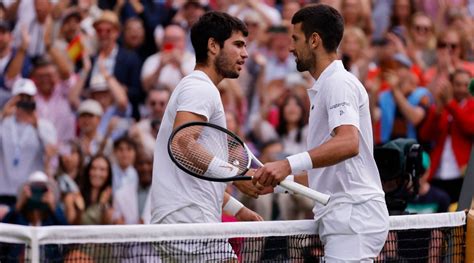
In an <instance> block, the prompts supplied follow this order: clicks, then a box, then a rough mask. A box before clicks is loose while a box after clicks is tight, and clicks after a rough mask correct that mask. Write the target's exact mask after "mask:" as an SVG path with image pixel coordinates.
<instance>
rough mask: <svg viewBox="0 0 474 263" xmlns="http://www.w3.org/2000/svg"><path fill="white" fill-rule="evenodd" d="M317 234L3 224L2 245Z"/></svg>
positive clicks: (398, 219)
mask: <svg viewBox="0 0 474 263" xmlns="http://www.w3.org/2000/svg"><path fill="white" fill-rule="evenodd" d="M465 224H466V214H465V212H463V211H460V212H455V213H441V214H436V215H403V216H391V217H390V230H401V229H422V228H439V227H456V226H462V225H465ZM297 234H316V229H315V221H314V220H295V221H269V222H234V223H222V224H169V225H121V226H113V225H110V226H103V225H96V226H45V227H29V226H18V225H10V224H0V242H8V243H20V244H24V243H31V242H32V241H33V242H35V241H37V245H44V244H72V243H110V242H114V243H120V242H152V241H165V240H187V239H202V238H233V237H261V236H287V235H297ZM31 245H32V246H35V244H31Z"/></svg>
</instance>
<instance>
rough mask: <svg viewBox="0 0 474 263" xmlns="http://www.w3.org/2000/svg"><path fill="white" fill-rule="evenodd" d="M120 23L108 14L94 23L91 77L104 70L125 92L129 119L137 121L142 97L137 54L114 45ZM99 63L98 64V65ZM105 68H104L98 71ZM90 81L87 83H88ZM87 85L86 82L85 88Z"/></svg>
mask: <svg viewBox="0 0 474 263" xmlns="http://www.w3.org/2000/svg"><path fill="white" fill-rule="evenodd" d="M120 27H121V26H120V22H119V20H118V18H117V16H116V15H115V13H113V12H112V11H104V12H103V13H102V15H101V16H100V17H99V18H98V19H97V20H96V21H95V22H94V28H95V30H96V32H97V37H98V51H97V53H96V54H95V56H94V57H93V61H92V70H91V74H90V75H91V76H92V77H94V76H96V75H97V74H103V71H104V70H105V71H106V72H107V75H104V77H105V76H110V78H112V79H114V80H113V81H116V82H118V83H120V84H121V85H122V86H123V87H124V88H125V90H126V91H127V96H128V99H129V101H130V103H131V104H132V107H133V113H132V114H133V117H134V118H136V119H138V118H139V112H138V104H139V103H140V100H141V98H142V94H143V92H142V90H141V85H140V68H141V64H140V59H139V58H138V55H137V54H135V53H133V52H130V51H128V50H126V49H124V48H122V47H120V46H118V44H117V39H118V37H119V35H120ZM101 61H102V62H101ZM102 65H103V67H105V69H101V68H102ZM89 81H90V80H89ZM86 86H90V84H89V83H88V85H86Z"/></svg>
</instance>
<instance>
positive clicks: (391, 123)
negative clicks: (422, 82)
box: [377, 53, 431, 144]
mask: <svg viewBox="0 0 474 263" xmlns="http://www.w3.org/2000/svg"><path fill="white" fill-rule="evenodd" d="M394 60H395V61H396V63H397V65H396V70H395V71H394V72H392V73H387V74H388V75H387V79H388V81H389V84H390V86H391V87H392V88H391V90H388V91H384V92H382V93H381V94H380V96H379V100H378V106H379V110H380V138H378V139H377V143H382V144H384V143H386V142H388V141H390V140H394V139H397V138H413V139H417V138H418V135H417V134H418V129H419V127H420V124H421V123H422V122H423V120H424V119H425V117H426V113H427V111H428V108H429V107H430V105H431V94H430V93H429V91H428V90H427V89H426V88H423V87H417V84H416V83H417V81H416V77H415V76H414V75H413V74H412V73H411V71H410V68H411V66H412V63H411V61H410V60H409V59H408V57H406V56H405V55H403V54H400V53H399V54H396V55H395V56H394ZM377 115H378V114H377ZM378 140H380V141H378Z"/></svg>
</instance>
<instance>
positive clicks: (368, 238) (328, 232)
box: [317, 200, 389, 262]
mask: <svg viewBox="0 0 474 263" xmlns="http://www.w3.org/2000/svg"><path fill="white" fill-rule="evenodd" d="M317 223H318V232H319V237H320V239H321V242H322V243H323V245H324V255H325V257H324V258H325V262H372V261H373V260H374V259H375V258H376V257H377V256H378V254H379V253H380V251H381V250H382V248H383V246H384V244H385V240H386V239H387V235H388V230H389V216H388V210H387V206H386V204H385V203H384V202H380V201H375V200H371V201H367V202H365V203H361V204H350V203H341V204H336V205H335V206H334V207H332V208H331V211H329V212H328V213H327V214H325V215H324V216H323V217H322V218H321V219H320V220H319V221H317Z"/></svg>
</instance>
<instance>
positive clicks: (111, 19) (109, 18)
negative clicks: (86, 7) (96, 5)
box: [93, 10, 120, 29]
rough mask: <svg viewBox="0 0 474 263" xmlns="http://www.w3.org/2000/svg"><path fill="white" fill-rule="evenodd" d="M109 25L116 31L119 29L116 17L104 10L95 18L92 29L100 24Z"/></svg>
mask: <svg viewBox="0 0 474 263" xmlns="http://www.w3.org/2000/svg"><path fill="white" fill-rule="evenodd" d="M103 22H105V23H110V24H112V25H113V26H114V27H115V28H117V29H120V21H119V19H118V17H117V15H116V14H115V13H114V12H112V11H110V10H105V11H103V12H102V14H101V15H100V17H99V18H97V19H96V20H95V21H94V24H93V25H94V28H95V27H96V26H97V25H98V24H100V23H103Z"/></svg>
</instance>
